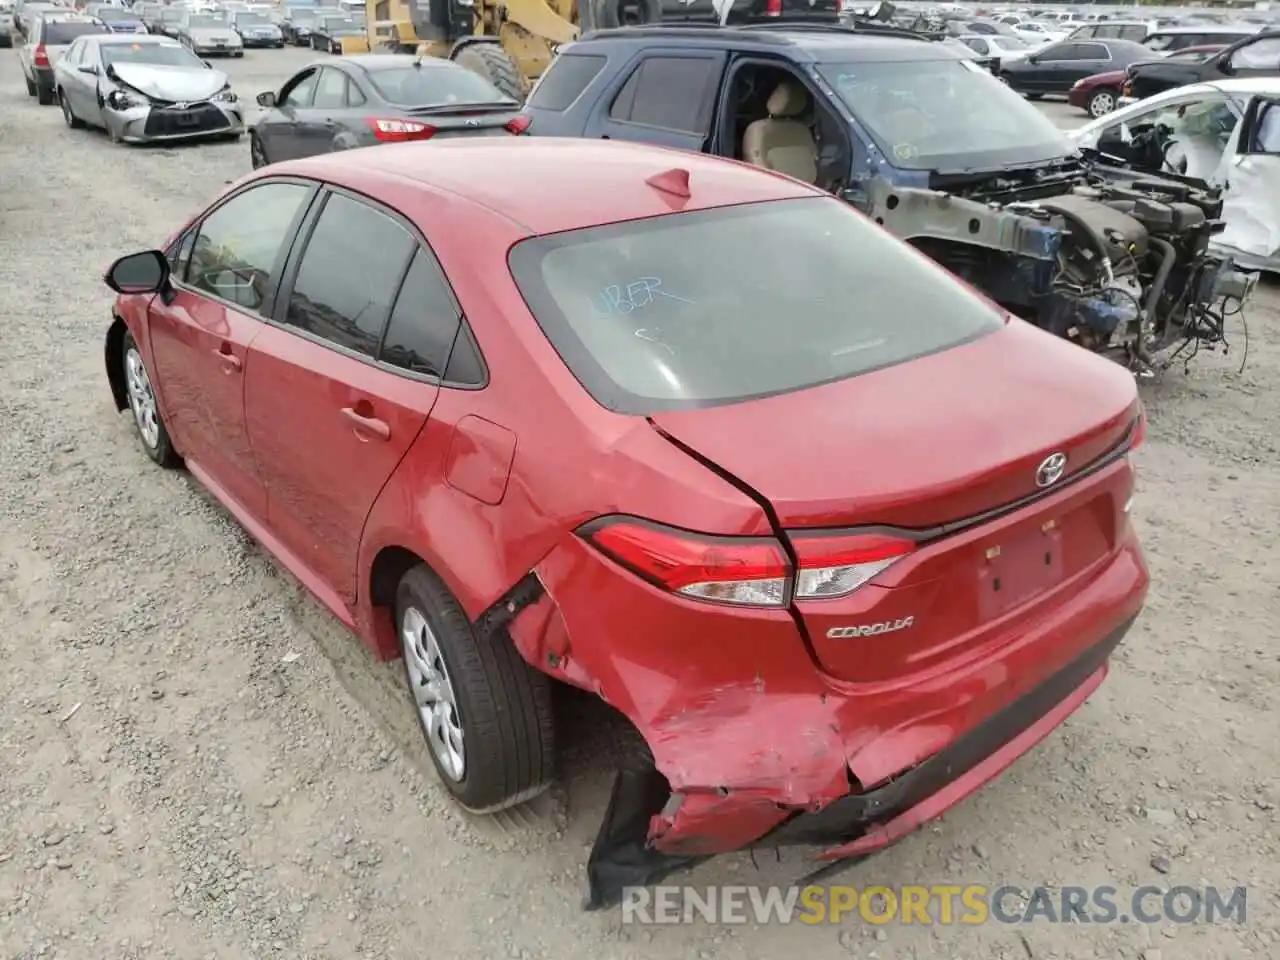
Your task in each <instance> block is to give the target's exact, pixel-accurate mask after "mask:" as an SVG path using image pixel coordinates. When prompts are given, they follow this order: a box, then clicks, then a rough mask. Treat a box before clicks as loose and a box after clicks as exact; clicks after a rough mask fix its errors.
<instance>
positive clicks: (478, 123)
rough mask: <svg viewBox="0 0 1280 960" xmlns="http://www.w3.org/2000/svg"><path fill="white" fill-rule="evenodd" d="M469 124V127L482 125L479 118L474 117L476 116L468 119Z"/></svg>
mask: <svg viewBox="0 0 1280 960" xmlns="http://www.w3.org/2000/svg"><path fill="white" fill-rule="evenodd" d="M467 126H468V127H478V126H480V121H479V120H476V119H474V118H473V119H471V120H468V121H467Z"/></svg>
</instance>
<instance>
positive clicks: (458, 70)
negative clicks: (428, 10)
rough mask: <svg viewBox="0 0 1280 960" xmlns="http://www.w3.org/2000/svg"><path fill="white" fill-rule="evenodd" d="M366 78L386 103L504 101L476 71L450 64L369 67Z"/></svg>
mask: <svg viewBox="0 0 1280 960" xmlns="http://www.w3.org/2000/svg"><path fill="white" fill-rule="evenodd" d="M369 82H370V83H372V84H373V86H374V89H375V90H377V91H378V93H380V94H381V95H382V97H383V99H385V100H386V101H387V102H388V103H395V104H399V105H400V106H404V107H440V106H445V105H447V104H453V103H476V104H482V103H493V102H495V101H496V102H508V101H507V98H506V97H504V96H503V95H502V94H501V93H500V92H499V91H498V88H497V87H495V86H494V85H493V84H491V83H490V82H489V81H488V80H486V79H484V77H482V76H480V75H479V74H478V73H474V72H472V71H471V70H468V69H467V68H466V67H459V66H456V65H453V64H431V65H430V66H421V67H415V66H414V65H413V61H410V62H409V63H408V64H406V65H405V66H403V67H390V68H388V69H385V70H370V71H369Z"/></svg>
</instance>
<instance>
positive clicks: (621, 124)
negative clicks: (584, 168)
mask: <svg viewBox="0 0 1280 960" xmlns="http://www.w3.org/2000/svg"><path fill="white" fill-rule="evenodd" d="M724 64H725V54H724V52H723V51H712V50H708V51H701V50H700V51H698V52H697V53H696V54H695V53H684V52H674V51H670V52H667V51H661V50H655V51H646V53H645V54H643V55H642V56H641V57H640V58H638V59H637V60H635V61H633V63H632V64H631V68H630V71H629V72H627V71H624V73H623V76H624V77H625V79H623V80H622V81H621V82H620V83H619V82H618V81H616V80H615V82H614V85H613V86H611V87H610V88H609V89H608V90H607V91H606V92H605V94H604V96H602V97H601V99H600V102H599V103H598V104H597V105H596V112H595V115H594V116H593V117H592V118H591V121H590V123H589V125H588V127H587V131H586V136H588V137H599V138H600V139H602V140H637V141H640V142H643V143H657V144H661V145H663V146H667V147H678V148H680V149H683V150H696V151H699V152H700V151H702V150H704V149H705V148H706V146H707V141H708V139H709V135H710V127H711V118H712V116H713V114H714V111H715V99H716V91H717V90H718V89H719V88H720V77H721V74H723V73H724Z"/></svg>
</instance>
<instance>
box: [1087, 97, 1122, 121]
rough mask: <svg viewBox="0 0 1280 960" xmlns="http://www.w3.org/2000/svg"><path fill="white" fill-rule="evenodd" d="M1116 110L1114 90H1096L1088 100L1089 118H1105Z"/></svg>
mask: <svg viewBox="0 0 1280 960" xmlns="http://www.w3.org/2000/svg"><path fill="white" fill-rule="evenodd" d="M1115 108H1116V92H1115V91H1114V90H1098V91H1096V92H1095V93H1094V94H1093V96H1091V97H1090V98H1089V107H1088V111H1089V116H1091V117H1105V116H1106V115H1107V114H1108V113H1110V112H1111V111H1112V110H1114V109H1115Z"/></svg>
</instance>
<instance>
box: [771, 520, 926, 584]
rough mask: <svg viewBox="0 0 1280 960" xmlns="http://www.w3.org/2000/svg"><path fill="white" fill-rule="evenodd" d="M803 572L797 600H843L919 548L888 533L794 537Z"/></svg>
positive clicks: (792, 538)
mask: <svg viewBox="0 0 1280 960" xmlns="http://www.w3.org/2000/svg"><path fill="white" fill-rule="evenodd" d="M791 545H792V547H794V549H795V552H796V560H797V561H798V562H799V564H800V569H799V571H798V572H797V573H796V585H795V597H796V599H797V600H823V599H827V598H830V597H843V596H846V595H847V594H850V593H852V592H853V591H854V590H857V589H858V588H859V587H860V586H862V585H863V584H864V583H866V582H867V581H868V580H870V579H871V578H872V577H875V576H878V575H879V574H880V573H882V572H883V571H884V570H885V569H887V568H888V567H889V566H890V565H892V564H894V563H896V562H897V561H899V560H901V559H902V558H903V557H905V556H907V554H909V553H911V552H912V551H913V550H915V548H916V544H915V541H914V540H908V539H907V538H905V537H899V536H894V535H893V534H887V533H849V534H835V535H832V534H826V533H821V534H818V533H815V534H809V535H805V534H794V533H793V534H791Z"/></svg>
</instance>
